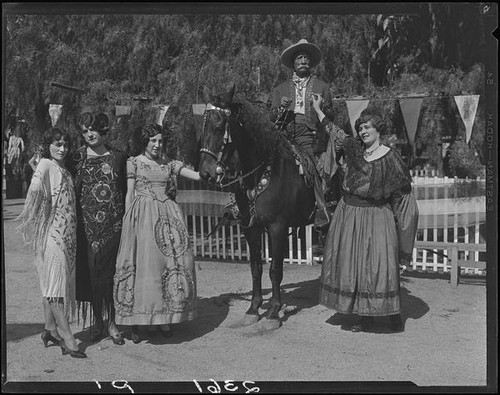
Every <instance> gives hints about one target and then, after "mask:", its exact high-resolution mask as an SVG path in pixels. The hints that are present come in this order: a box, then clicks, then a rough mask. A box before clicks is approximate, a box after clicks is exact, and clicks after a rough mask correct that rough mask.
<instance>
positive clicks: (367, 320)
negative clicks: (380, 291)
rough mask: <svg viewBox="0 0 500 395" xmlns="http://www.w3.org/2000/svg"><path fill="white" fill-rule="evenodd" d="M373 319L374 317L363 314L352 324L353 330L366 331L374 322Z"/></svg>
mask: <svg viewBox="0 0 500 395" xmlns="http://www.w3.org/2000/svg"><path fill="white" fill-rule="evenodd" d="M373 321H374V320H373V317H365V316H363V317H361V318H360V319H359V320H358V322H357V323H356V324H355V325H353V326H352V328H351V332H365V331H366V330H367V329H369V328H370V326H371V325H372V324H373Z"/></svg>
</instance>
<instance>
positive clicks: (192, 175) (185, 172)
mask: <svg viewBox="0 0 500 395" xmlns="http://www.w3.org/2000/svg"><path fill="white" fill-rule="evenodd" d="M179 175H181V176H182V177H185V178H189V179H191V180H195V181H200V180H201V177H200V173H199V172H197V171H194V170H191V169H189V168H187V167H183V168H182V169H181V171H180V173H179Z"/></svg>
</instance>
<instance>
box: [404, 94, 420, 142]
mask: <svg viewBox="0 0 500 395" xmlns="http://www.w3.org/2000/svg"><path fill="white" fill-rule="evenodd" d="M423 101H424V98H423V97H410V98H405V99H399V107H401V113H402V114H403V119H404V121H405V125H406V131H407V133H408V139H409V141H410V144H413V143H414V142H415V135H416V133H417V126H418V118H419V117H420V109H421V108H422V102H423Z"/></svg>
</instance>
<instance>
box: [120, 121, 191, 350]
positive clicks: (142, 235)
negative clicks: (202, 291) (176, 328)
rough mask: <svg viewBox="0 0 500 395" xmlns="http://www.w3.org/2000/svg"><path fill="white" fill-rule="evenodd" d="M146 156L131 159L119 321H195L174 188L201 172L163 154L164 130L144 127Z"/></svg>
mask: <svg viewBox="0 0 500 395" xmlns="http://www.w3.org/2000/svg"><path fill="white" fill-rule="evenodd" d="M139 132H140V144H141V146H142V152H143V153H142V154H140V155H138V156H135V157H131V158H129V159H128V161H127V177H128V183H127V196H126V212H125V216H124V219H123V231H122V237H121V242H120V248H119V252H118V258H117V264H116V275H115V284H114V302H115V309H116V322H117V323H118V324H122V325H130V326H132V340H133V341H134V343H139V342H140V340H141V339H140V335H139V327H138V326H152V327H153V328H155V329H156V328H157V327H158V326H159V327H160V330H161V331H162V334H163V335H164V336H166V337H169V336H171V335H172V332H171V330H170V327H169V324H172V323H179V322H182V321H186V320H192V319H193V318H194V317H195V314H196V273H195V267H194V259H193V252H192V250H191V248H190V242H189V235H188V231H187V228H186V224H185V222H184V216H183V214H182V211H181V209H180V207H179V205H178V204H177V203H176V202H175V200H173V199H172V196H171V194H170V192H171V189H172V188H171V186H172V185H175V182H173V180H175V177H176V176H178V175H180V176H183V177H186V178H190V179H193V180H199V179H200V176H199V173H198V172H195V171H193V170H190V169H188V168H186V167H185V166H184V164H183V163H182V162H180V161H176V160H168V159H163V158H162V147H163V129H162V127H161V126H158V125H155V124H150V125H147V126H145V127H144V128H142V130H140V131H139Z"/></svg>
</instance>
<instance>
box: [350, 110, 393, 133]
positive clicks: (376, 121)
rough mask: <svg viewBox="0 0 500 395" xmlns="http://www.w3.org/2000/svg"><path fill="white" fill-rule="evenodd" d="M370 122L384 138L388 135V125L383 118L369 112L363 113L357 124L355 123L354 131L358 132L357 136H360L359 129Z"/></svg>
mask: <svg viewBox="0 0 500 395" xmlns="http://www.w3.org/2000/svg"><path fill="white" fill-rule="evenodd" d="M366 122H370V123H371V125H372V126H373V127H374V128H375V129H376V130H377V132H378V133H379V134H380V135H381V136H383V135H385V134H387V132H388V130H387V129H388V128H387V124H386V123H385V121H384V119H383V118H382V116H380V115H379V114H377V113H375V112H369V111H366V112H365V111H363V112H362V113H361V115H360V117H359V118H358V119H356V122H355V123H354V129H355V132H356V136H358V134H359V127H360V126H361V125H362V124H364V123H366Z"/></svg>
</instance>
